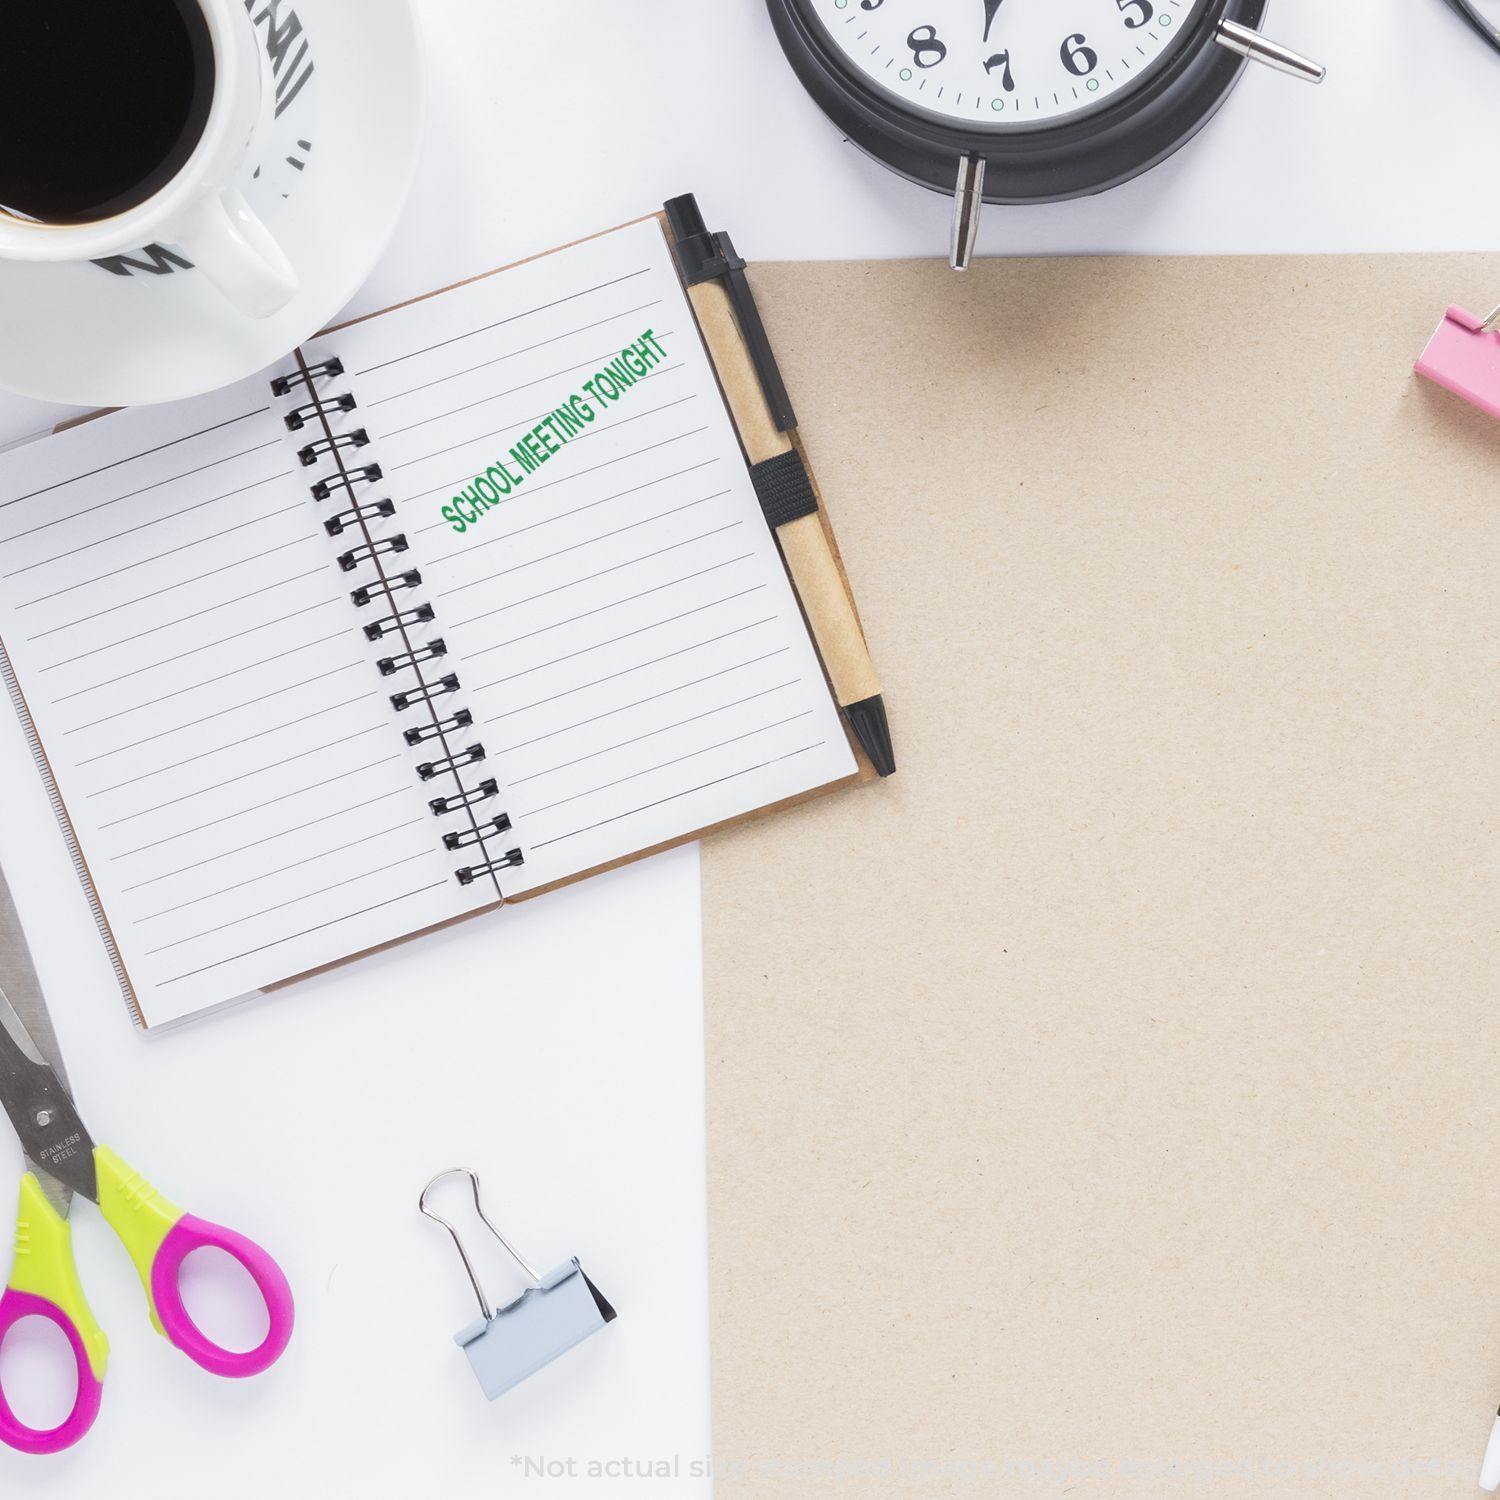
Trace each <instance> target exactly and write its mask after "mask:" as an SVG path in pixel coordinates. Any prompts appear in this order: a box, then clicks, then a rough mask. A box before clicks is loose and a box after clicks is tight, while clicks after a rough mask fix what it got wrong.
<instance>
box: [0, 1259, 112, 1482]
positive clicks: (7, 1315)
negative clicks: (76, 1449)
mask: <svg viewBox="0 0 1500 1500" xmlns="http://www.w3.org/2000/svg"><path fill="white" fill-rule="evenodd" d="M23 1318H46V1319H47V1320H48V1322H51V1323H55V1324H57V1326H58V1327H59V1328H61V1329H62V1331H63V1332H64V1333H65V1334H66V1335H67V1338H68V1343H69V1344H71V1345H72V1347H73V1358H74V1360H75V1362H76V1363H77V1365H78V1396H77V1399H76V1400H75V1401H74V1402H73V1410H72V1411H71V1412H70V1413H69V1414H68V1417H67V1419H66V1421H64V1422H62V1423H61V1424H60V1425H59V1426H57V1427H53V1428H50V1429H48V1430H46V1431H42V1430H40V1429H38V1428H35V1427H28V1426H27V1425H26V1424H25V1423H24V1422H22V1421H21V1420H20V1418H19V1417H17V1416H16V1414H15V1412H13V1411H12V1410H11V1406H10V1402H9V1401H7V1400H6V1399H5V1392H4V1391H3V1390H0V1442H3V1443H4V1444H5V1445H6V1446H7V1447H9V1448H14V1449H15V1450H16V1451H17V1452H18V1453H34V1454H46V1453H61V1452H62V1451H63V1449H64V1448H71V1447H72V1446H73V1444H74V1443H76V1442H78V1441H80V1439H82V1438H83V1437H84V1436H85V1435H86V1434H87V1432H88V1430H89V1428H91V1427H92V1426H93V1425H94V1421H95V1419H96V1418H97V1417H98V1415H99V1403H100V1401H101V1399H102V1398H103V1396H104V1385H103V1383H102V1382H101V1381H99V1380H98V1379H96V1378H95V1375H94V1372H93V1369H92V1367H91V1366H90V1364H89V1356H88V1351H87V1349H85V1348H84V1343H83V1335H82V1334H81V1333H79V1331H78V1328H77V1326H76V1325H75V1324H74V1322H73V1320H72V1319H71V1318H70V1317H69V1316H68V1315H67V1313H65V1312H64V1311H63V1310H62V1308H60V1307H59V1306H58V1305H57V1304H56V1303H55V1302H49V1301H48V1300H47V1299H46V1298H45V1297H36V1296H33V1295H32V1294H31V1293H30V1292H18V1291H16V1290H15V1288H14V1287H10V1288H7V1289H6V1292H5V1295H4V1296H3V1297H0V1344H4V1342H5V1336H6V1334H8V1333H9V1332H10V1330H11V1329H12V1328H14V1327H15V1326H16V1324H17V1323H19V1322H20V1321H21V1320H22V1319H23Z"/></svg>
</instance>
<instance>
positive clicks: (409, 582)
mask: <svg viewBox="0 0 1500 1500" xmlns="http://www.w3.org/2000/svg"><path fill="white" fill-rule="evenodd" d="M421 587H422V575H421V573H420V572H418V571H417V569H416V568H408V569H407V570H406V572H404V573H397V574H396V576H395V577H394V578H386V579H382V580H381V582H379V583H365V584H361V585H360V587H359V588H357V589H351V590H350V592H349V597H350V598H351V599H352V600H353V601H354V603H355V605H356V606H357V607H358V608H360V609H363V608H364V607H365V605H367V604H368V603H369V602H370V600H372V599H373V598H374V597H375V596H376V594H399V593H400V592H401V591H402V590H403V589H419V588H421ZM365 634H366V635H369V631H366V632H365ZM370 639H371V640H372V641H373V640H376V639H378V637H376V636H373V635H371V636H370Z"/></svg>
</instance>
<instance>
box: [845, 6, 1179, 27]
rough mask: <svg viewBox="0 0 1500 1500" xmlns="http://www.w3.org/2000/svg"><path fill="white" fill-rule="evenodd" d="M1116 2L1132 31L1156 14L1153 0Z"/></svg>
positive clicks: (1146, 23)
mask: <svg viewBox="0 0 1500 1500" xmlns="http://www.w3.org/2000/svg"><path fill="white" fill-rule="evenodd" d="M882 3H883V0H875V4H876V5H880V4H882ZM1115 4H1116V5H1117V6H1118V7H1119V9H1120V14H1121V15H1122V16H1124V17H1125V25H1126V27H1127V28H1128V29H1129V30H1131V31H1139V30H1140V29H1141V27H1142V26H1145V25H1148V24H1149V23H1150V21H1151V19H1152V17H1153V16H1155V14H1156V7H1155V6H1154V5H1152V3H1151V0H1115ZM867 8H868V7H867Z"/></svg>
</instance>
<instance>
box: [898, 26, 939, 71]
mask: <svg viewBox="0 0 1500 1500" xmlns="http://www.w3.org/2000/svg"><path fill="white" fill-rule="evenodd" d="M906 45H907V46H908V47H910V48H911V60H912V61H913V62H914V63H916V65H917V66H918V67H919V68H935V67H937V65H938V64H939V63H940V62H942V60H943V59H944V58H945V57H947V55H948V48H947V45H946V44H945V43H944V42H941V41H939V40H938V34H937V27H936V26H918V27H917V29H916V30H915V31H914V32H912V34H911V35H910V36H909V37H907V39H906Z"/></svg>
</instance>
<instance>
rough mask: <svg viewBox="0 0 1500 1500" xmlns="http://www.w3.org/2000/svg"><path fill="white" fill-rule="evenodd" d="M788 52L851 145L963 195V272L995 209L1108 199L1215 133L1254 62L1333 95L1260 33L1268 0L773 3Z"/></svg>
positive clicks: (1302, 61)
mask: <svg viewBox="0 0 1500 1500" xmlns="http://www.w3.org/2000/svg"><path fill="white" fill-rule="evenodd" d="M768 4H769V6H770V11H771V20H772V23H773V25H774V26H775V28H776V34H777V36H778V37H779V38H780V41H781V45H782V48H783V50H784V51H785V52H786V54H787V57H788V58H789V59H790V61H791V64H792V67H793V69H794V70H795V71H796V73H797V76H798V77H799V78H800V79H801V80H802V83H803V85H804V86H805V87H806V88H807V90H808V92H809V93H810V94H811V95H812V96H813V98H814V99H815V100H816V101H817V103H818V104H819V105H820V106H821V107H822V109H823V111H824V113H825V114H827V115H828V116H829V117H830V118H831V119H832V120H833V122H834V123H835V124H836V125H838V126H839V128H840V129H841V130H842V131H843V132H844V134H845V135H846V136H847V137H848V138H849V139H850V140H851V141H853V142H854V143H855V145H857V146H860V147H861V148H863V149H864V150H865V151H867V152H868V153H869V154H870V155H871V156H873V157H875V158H876V159H877V160H879V161H881V162H883V163H884V164H885V165H886V166H888V167H890V168H892V169H893V170H894V171H896V172H899V173H900V174H901V175H902V176H904V177H908V178H910V179H912V180H913V181H914V182H920V183H922V184H923V185H924V186H926V187H929V188H934V189H936V190H938V191H940V192H944V193H952V194H953V195H954V200H955V202H954V223H953V246H952V255H951V259H952V263H953V265H954V267H955V269H959V270H962V269H963V268H964V267H965V266H966V265H967V264H968V261H969V257H970V255H971V254H972V253H973V248H974V239H975V235H976V233H977V230H978V221H979V210H980V205H981V204H982V203H1012V204H1015V203H1052V202H1056V201H1058V200H1061V199H1064V198H1077V197H1082V196H1083V195H1085V194H1088V193H1097V192H1102V191H1103V190H1104V189H1106V188H1111V187H1115V186H1118V184H1120V183H1122V182H1126V181H1128V180H1129V179H1130V178H1132V177H1135V176H1138V175H1139V174H1140V173H1142V172H1144V171H1146V170H1147V169H1148V168H1150V167H1154V166H1155V165H1156V164H1157V163H1158V162H1160V161H1163V160H1164V159H1165V158H1166V157H1168V156H1170V155H1171V154H1172V153H1173V152H1174V151H1176V150H1177V149H1178V147H1180V146H1182V145H1184V144H1185V143H1186V142H1187V141H1188V140H1190V139H1191V138H1192V137H1193V136H1194V135H1196V134H1197V133H1198V131H1199V130H1201V129H1202V127H1203V126H1204V125H1205V124H1206V123H1207V122H1208V121H1209V119H1210V118H1212V116H1213V114H1214V112H1215V111H1216V110H1217V109H1218V108H1219V106H1220V105H1221V104H1222V103H1223V102H1224V100H1225V98H1226V97H1227V96H1228V94H1229V91H1230V90H1231V89H1232V88H1233V87H1234V85H1235V84H1236V82H1237V81H1238V80H1239V77H1240V74H1241V73H1242V72H1243V71H1244V68H1245V64H1246V61H1247V60H1254V61H1257V62H1263V63H1267V64H1269V65H1270V66H1272V67H1275V68H1277V69H1279V70H1281V71H1283V72H1286V73H1290V74H1292V75H1293V76H1295V77H1299V78H1304V79H1307V80H1309V81H1311V82H1315V83H1316V82H1321V81H1322V78H1323V73H1324V70H1323V68H1322V67H1321V66H1320V65H1319V64H1317V63H1315V62H1312V61H1311V60H1310V59H1308V58H1305V57H1303V56H1301V55H1300V54H1298V53H1296V52H1293V51H1292V50H1291V49H1290V48H1287V47H1283V46H1281V45H1279V44H1278V43H1276V42H1272V41H1270V40H1269V39H1268V38H1267V37H1265V36H1263V35H1262V34H1261V32H1260V30H1259V28H1260V25H1261V22H1262V20H1263V18H1264V16H1265V12H1266V5H1267V0H768Z"/></svg>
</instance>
